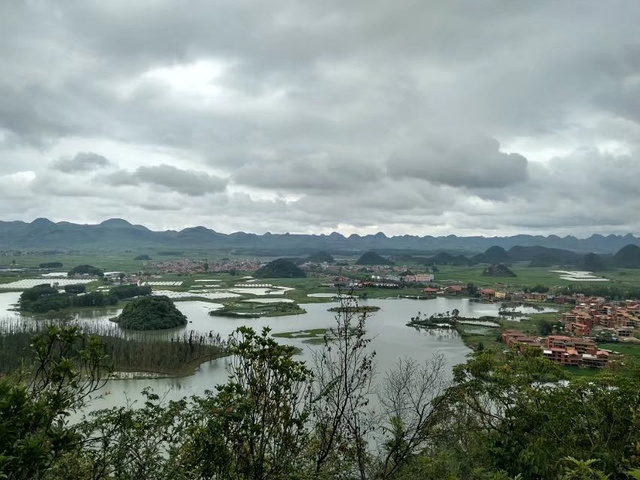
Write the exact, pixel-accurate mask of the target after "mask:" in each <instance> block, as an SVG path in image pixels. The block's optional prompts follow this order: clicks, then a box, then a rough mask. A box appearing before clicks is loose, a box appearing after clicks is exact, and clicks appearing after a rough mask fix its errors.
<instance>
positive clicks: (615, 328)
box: [562, 296, 640, 340]
mask: <svg viewBox="0 0 640 480" xmlns="http://www.w3.org/2000/svg"><path fill="white" fill-rule="evenodd" d="M562 322H563V323H564V324H565V330H566V331H567V332H569V333H571V334H573V335H579V336H591V335H593V334H595V333H597V334H598V335H603V334H608V336H610V337H612V339H615V340H617V339H633V338H634V329H636V328H640V301H638V300H626V301H624V302H610V303H607V302H606V301H605V299H604V298H601V297H584V296H582V298H578V299H576V305H575V307H574V308H573V310H571V311H570V312H567V313H564V314H562Z"/></svg>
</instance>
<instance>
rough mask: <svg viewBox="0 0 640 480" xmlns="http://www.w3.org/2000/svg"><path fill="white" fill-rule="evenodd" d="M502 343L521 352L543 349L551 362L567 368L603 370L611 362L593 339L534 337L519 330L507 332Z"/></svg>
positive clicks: (550, 336) (558, 336) (543, 352)
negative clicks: (527, 349) (528, 349)
mask: <svg viewBox="0 0 640 480" xmlns="http://www.w3.org/2000/svg"><path fill="white" fill-rule="evenodd" d="M502 343H504V344H506V345H508V346H510V347H515V348H518V349H520V350H522V349H525V348H539V349H542V354H543V355H544V356H545V357H547V358H548V359H549V360H551V361H553V362H556V363H559V364H560V365H565V366H572V367H590V368H602V367H604V366H605V365H606V364H607V363H608V362H609V353H608V352H605V351H604V350H600V349H598V345H597V344H596V342H595V341H594V340H593V339H591V338H584V337H569V336H566V335H549V336H548V337H533V336H529V335H527V334H525V333H522V332H520V331H518V330H505V331H504V332H502Z"/></svg>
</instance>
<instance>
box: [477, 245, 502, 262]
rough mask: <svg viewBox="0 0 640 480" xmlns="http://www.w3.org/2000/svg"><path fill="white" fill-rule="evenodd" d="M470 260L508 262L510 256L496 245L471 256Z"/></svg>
mask: <svg viewBox="0 0 640 480" xmlns="http://www.w3.org/2000/svg"><path fill="white" fill-rule="evenodd" d="M471 260H472V261H473V262H476V263H491V264H496V263H510V262H511V261H512V259H511V257H510V256H509V254H508V253H507V251H506V250H505V249H504V248H502V247H498V246H495V245H494V246H493V247H489V248H488V249H487V250H486V251H485V252H484V253H479V254H478V255H474V256H473V257H471Z"/></svg>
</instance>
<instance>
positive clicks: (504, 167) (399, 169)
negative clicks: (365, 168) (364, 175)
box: [387, 138, 527, 188]
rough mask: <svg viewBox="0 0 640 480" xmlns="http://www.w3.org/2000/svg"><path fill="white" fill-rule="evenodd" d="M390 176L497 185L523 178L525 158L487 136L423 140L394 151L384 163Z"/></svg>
mask: <svg viewBox="0 0 640 480" xmlns="http://www.w3.org/2000/svg"><path fill="white" fill-rule="evenodd" d="M387 169H388V171H389V173H390V174H391V175H392V176H395V177H399V178H403V177H404V178H421V179H423V180H428V181H430V182H433V183H443V184H445V185H450V186H452V187H468V188H501V187H507V186H509V185H512V184H514V183H519V182H523V181H524V180H526V179H527V159H526V158H524V157H523V156H522V155H519V154H517V153H511V154H507V153H503V152H501V151H500V145H499V143H498V142H497V141H496V140H494V139H491V138H479V139H473V140H466V141H457V140H456V139H452V140H451V143H449V144H443V143H439V142H438V141H437V140H432V141H430V142H426V143H425V144H424V145H422V146H421V147H417V148H416V149H415V150H414V151H409V152H406V153H398V154H396V155H394V156H393V157H392V158H391V159H390V160H389V162H388V163H387Z"/></svg>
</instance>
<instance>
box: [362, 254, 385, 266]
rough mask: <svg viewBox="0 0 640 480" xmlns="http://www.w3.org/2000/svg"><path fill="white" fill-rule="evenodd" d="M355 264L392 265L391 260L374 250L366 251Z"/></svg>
mask: <svg viewBox="0 0 640 480" xmlns="http://www.w3.org/2000/svg"><path fill="white" fill-rule="evenodd" d="M356 265H393V262H392V261H391V260H389V259H387V258H384V257H383V256H381V255H380V254H378V253H376V252H366V253H363V254H362V256H361V257H360V258H359V259H358V261H357V262H356Z"/></svg>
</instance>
